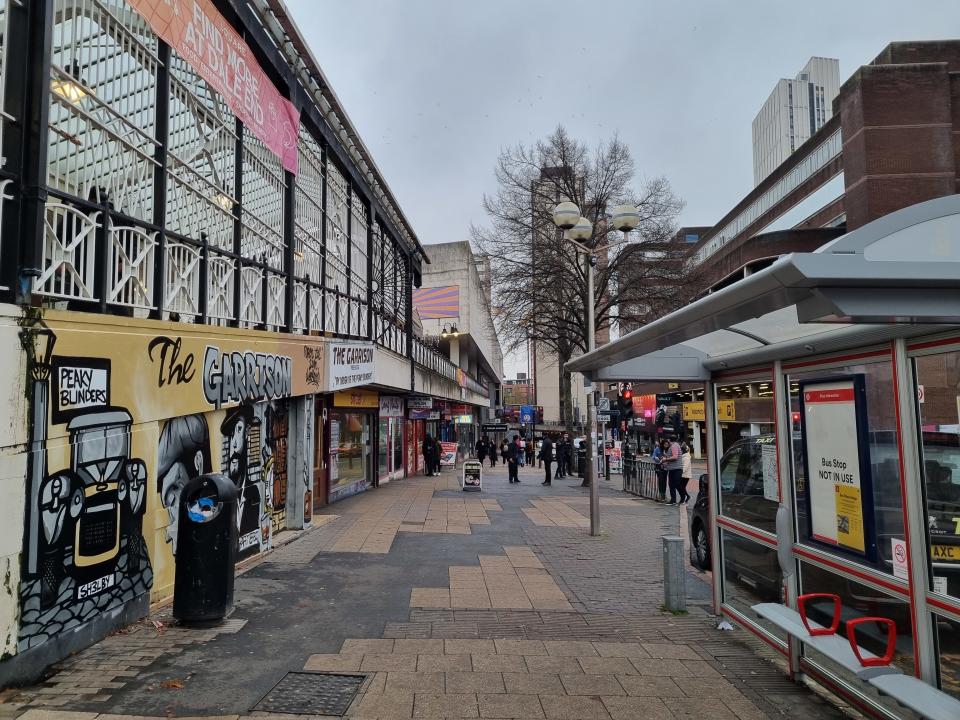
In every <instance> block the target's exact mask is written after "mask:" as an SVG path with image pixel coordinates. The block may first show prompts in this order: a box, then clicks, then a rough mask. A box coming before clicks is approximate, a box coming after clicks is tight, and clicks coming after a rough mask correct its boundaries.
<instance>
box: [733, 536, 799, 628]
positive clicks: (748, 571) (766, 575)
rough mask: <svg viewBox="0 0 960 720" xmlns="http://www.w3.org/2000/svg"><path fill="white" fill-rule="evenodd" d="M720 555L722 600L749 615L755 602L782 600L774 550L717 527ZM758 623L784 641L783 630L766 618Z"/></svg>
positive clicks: (783, 598) (778, 566)
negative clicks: (721, 559) (721, 558)
mask: <svg viewBox="0 0 960 720" xmlns="http://www.w3.org/2000/svg"><path fill="white" fill-rule="evenodd" d="M720 543H721V551H722V552H721V554H722V557H723V602H724V603H725V604H726V605H729V606H730V607H732V608H733V609H734V610H737V611H739V612H740V613H742V614H743V615H746V616H747V617H750V618H752V617H753V612H752V611H751V610H750V607H751V606H753V605H756V604H757V603H766V602H772V603H784V602H785V601H786V598H785V597H784V594H783V574H782V573H781V572H780V564H779V562H778V561H777V551H776V550H775V549H774V548H772V547H769V546H767V545H763V544H762V543H758V542H756V541H754V540H750V539H749V538H746V537H744V536H742V535H738V534H737V533H735V532H731V531H729V530H727V529H726V528H722V529H721V530H720ZM757 622H758V624H759V625H760V626H761V627H763V628H764V629H765V630H767V632H769V633H770V634H771V635H774V636H775V637H778V638H780V639H781V640H783V641H784V642H786V636H785V635H784V633H783V632H782V631H781V630H779V629H777V628H776V627H775V626H774V625H772V624H771V623H768V622H767V621H766V620H762V619H761V620H758V621H757Z"/></svg>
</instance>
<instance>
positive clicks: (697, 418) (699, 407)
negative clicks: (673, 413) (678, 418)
mask: <svg viewBox="0 0 960 720" xmlns="http://www.w3.org/2000/svg"><path fill="white" fill-rule="evenodd" d="M680 410H681V414H682V416H683V419H684V420H686V421H690V422H704V421H705V420H706V419H707V411H706V408H705V407H704V404H703V403H702V402H685V403H683V405H681V406H680Z"/></svg>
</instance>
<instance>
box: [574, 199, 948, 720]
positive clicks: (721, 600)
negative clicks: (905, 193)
mask: <svg viewBox="0 0 960 720" xmlns="http://www.w3.org/2000/svg"><path fill="white" fill-rule="evenodd" d="M958 236H960V197H958V196H952V197H949V198H943V199H940V200H935V201H930V202H927V203H922V204H920V205H916V206H913V207H911V208H907V209H905V210H902V211H899V212H897V213H893V214H891V215H888V216H886V217H885V218H883V219H882V220H878V221H876V222H874V223H871V224H869V225H866V226H864V227H862V228H860V229H858V230H857V231H855V232H853V233H850V234H848V235H846V236H843V237H841V238H839V239H837V240H836V241H834V242H833V243H832V244H831V245H829V246H825V247H824V248H822V249H821V250H820V251H819V252H817V253H809V254H796V255H792V256H787V257H784V258H781V259H780V260H779V261H777V262H776V263H774V265H772V266H771V267H770V268H768V269H766V270H763V271H760V272H758V273H757V274H755V275H753V276H750V277H748V278H746V279H744V280H742V281H740V282H738V283H736V284H734V285H732V286H730V287H728V288H725V289H723V290H721V291H718V292H717V293H714V294H712V295H711V296H710V297H709V299H708V300H709V302H708V301H707V300H705V301H700V302H697V303H694V304H693V305H690V306H688V307H686V308H683V309H681V310H678V311H676V312H674V313H672V314H671V315H669V316H667V317H665V318H663V319H662V320H660V321H657V322H656V323H651V324H650V325H648V326H646V327H644V328H642V329H641V330H638V331H636V332H635V333H631V334H629V335H627V336H625V337H624V338H622V339H620V340H618V341H617V342H616V343H612V344H611V345H609V346H606V347H605V348H600V349H598V350H597V351H595V352H594V353H591V354H588V355H586V356H584V357H582V358H580V359H578V360H576V361H574V362H573V363H571V364H570V365H569V366H568V367H569V369H571V370H578V371H583V372H587V373H588V374H590V375H591V376H592V378H593V379H594V381H598V380H600V381H603V382H607V381H609V380H615V379H619V378H621V377H626V378H632V379H638V378H639V379H642V380H691V381H693V380H699V381H702V382H703V385H704V388H705V399H704V400H705V406H706V407H705V417H706V418H709V419H710V420H709V421H708V422H706V425H707V438H708V443H707V444H708V448H707V450H708V451H707V457H708V468H709V472H708V475H709V483H708V492H709V518H708V521H709V526H710V527H709V541H710V550H709V558H708V562H709V563H710V566H711V567H712V569H713V571H714V572H713V585H714V588H713V589H714V606H715V609H716V611H717V612H718V613H719V614H722V615H724V616H726V617H727V618H728V619H730V620H732V621H734V622H736V623H737V624H739V625H741V626H742V627H744V628H746V629H748V630H750V631H751V632H753V633H755V634H756V635H757V636H758V637H760V638H761V639H762V640H764V641H765V642H766V643H767V644H768V645H770V646H771V647H772V648H774V649H775V650H777V651H778V652H780V653H782V654H783V656H784V660H785V664H786V666H787V667H788V668H789V671H790V672H791V673H792V674H793V675H795V676H796V677H799V676H800V675H801V674H804V675H807V676H809V677H811V678H813V679H815V680H817V681H818V682H820V683H822V684H823V685H824V686H825V687H827V688H828V689H829V690H831V691H832V692H834V693H837V694H838V695H840V696H842V697H844V698H845V699H846V700H847V701H849V702H850V703H852V704H853V705H855V706H857V707H859V708H860V709H862V710H863V711H865V712H866V713H868V714H870V715H873V716H877V717H888V718H907V717H911V718H912V717H914V715H913V714H912V713H911V712H910V711H909V710H906V709H905V708H912V709H913V710H914V711H916V712H917V713H918V714H920V715H927V716H930V717H960V704H955V701H956V700H960V630H958V628H960V297H958V294H957V292H956V288H957V287H958V286H960V285H958V283H960V248H958V244H957V242H956V240H955V238H956V237H958ZM951 288H952V289H951ZM667 373H670V376H667ZM677 374H679V375H681V377H677ZM763 604H768V605H763ZM761 606H762V607H765V608H769V607H774V608H776V607H782V608H785V610H787V611H789V612H794V613H795V614H796V616H797V617H802V619H803V623H804V624H809V623H813V625H812V626H813V627H816V625H817V624H819V625H820V626H822V627H823V628H826V632H827V634H828V635H830V634H833V633H835V634H837V635H839V636H840V637H841V638H842V639H843V641H842V642H840V643H836V644H834V645H830V644H829V643H822V644H817V643H813V642H809V641H802V640H803V638H804V635H803V633H804V632H805V630H803V629H801V630H800V631H799V633H800V634H798V632H797V630H796V627H801V628H802V626H800V625H798V626H791V625H790V623H789V622H785V621H783V620H782V618H783V617H789V615H783V614H782V613H781V614H778V613H776V612H769V611H766V610H762V609H761ZM797 613H802V615H801V614H797ZM844 648H845V649H846V650H844ZM851 649H852V651H853V653H851V652H850V651H851ZM861 662H863V663H864V664H861ZM868 665H871V666H873V665H875V666H876V667H867V666H868ZM934 689H936V690H939V692H937V691H936V690H934ZM937 708H940V709H939V710H937Z"/></svg>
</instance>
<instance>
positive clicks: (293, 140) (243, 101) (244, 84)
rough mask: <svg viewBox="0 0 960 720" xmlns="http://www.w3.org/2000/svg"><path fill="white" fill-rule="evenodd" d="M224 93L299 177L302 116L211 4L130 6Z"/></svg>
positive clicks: (140, 0) (199, 0) (135, 1)
mask: <svg viewBox="0 0 960 720" xmlns="http://www.w3.org/2000/svg"><path fill="white" fill-rule="evenodd" d="M127 2H128V3H129V4H130V5H131V6H132V7H133V8H134V9H135V10H136V11H137V12H138V13H140V14H141V15H142V16H143V18H144V20H146V21H147V23H148V24H149V25H150V27H151V28H152V29H153V31H154V32H155V33H156V34H157V35H159V36H160V37H161V38H163V40H164V42H166V43H167V44H168V45H170V46H171V47H173V48H174V49H175V50H176V51H177V52H178V53H179V54H180V55H181V56H183V59H184V60H186V61H187V63H188V64H189V65H190V67H192V68H193V69H194V70H196V71H197V73H198V74H199V75H200V77H202V78H203V79H204V80H206V81H207V83H209V84H210V86H211V87H212V88H213V89H214V90H215V91H216V92H218V93H220V94H221V95H223V97H224V100H226V103H227V105H229V106H230V109H231V110H232V111H233V112H234V114H235V115H236V116H237V117H238V118H240V121H241V122H242V123H243V124H244V126H245V127H246V128H247V129H249V130H250V132H252V133H253V134H254V135H256V136H257V137H258V138H259V139H260V140H262V141H263V143H264V145H266V146H267V147H268V148H269V149H270V151H271V152H273V153H274V154H275V155H276V156H277V157H279V158H280V162H281V163H282V164H283V167H284V168H285V169H286V170H289V171H290V172H292V173H296V172H297V134H298V133H299V128H300V113H299V112H298V111H297V109H296V108H295V107H294V106H293V103H291V102H290V101H289V100H287V99H286V98H284V97H283V96H282V95H281V94H280V92H279V91H278V90H277V88H276V87H275V86H274V85H273V83H272V82H271V81H270V78H269V77H267V74H266V73H265V72H264V71H263V69H262V68H261V67H260V65H259V63H257V59H256V58H255V57H254V55H253V52H252V51H251V50H250V48H249V47H247V44H246V43H245V42H244V41H243V38H242V37H240V35H239V33H237V31H236V30H234V29H233V28H232V27H231V26H230V23H228V22H227V20H226V18H224V17H223V15H221V14H220V13H219V12H218V11H217V9H216V8H215V7H214V6H213V3H212V2H210V0H127Z"/></svg>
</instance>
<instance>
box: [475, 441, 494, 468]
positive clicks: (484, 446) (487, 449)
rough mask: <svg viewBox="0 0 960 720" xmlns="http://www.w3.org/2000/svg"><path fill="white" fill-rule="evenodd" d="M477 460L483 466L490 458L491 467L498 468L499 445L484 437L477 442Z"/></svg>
mask: <svg viewBox="0 0 960 720" xmlns="http://www.w3.org/2000/svg"><path fill="white" fill-rule="evenodd" d="M475 449H476V453H477V460H479V461H480V464H481V465H483V461H484V460H486V459H487V458H490V467H496V466H497V445H496V443H494V442H492V441H491V440H490V438H488V437H487V436H486V435H484V436H483V437H482V438H480V439H479V440H477V446H476V448H475Z"/></svg>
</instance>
